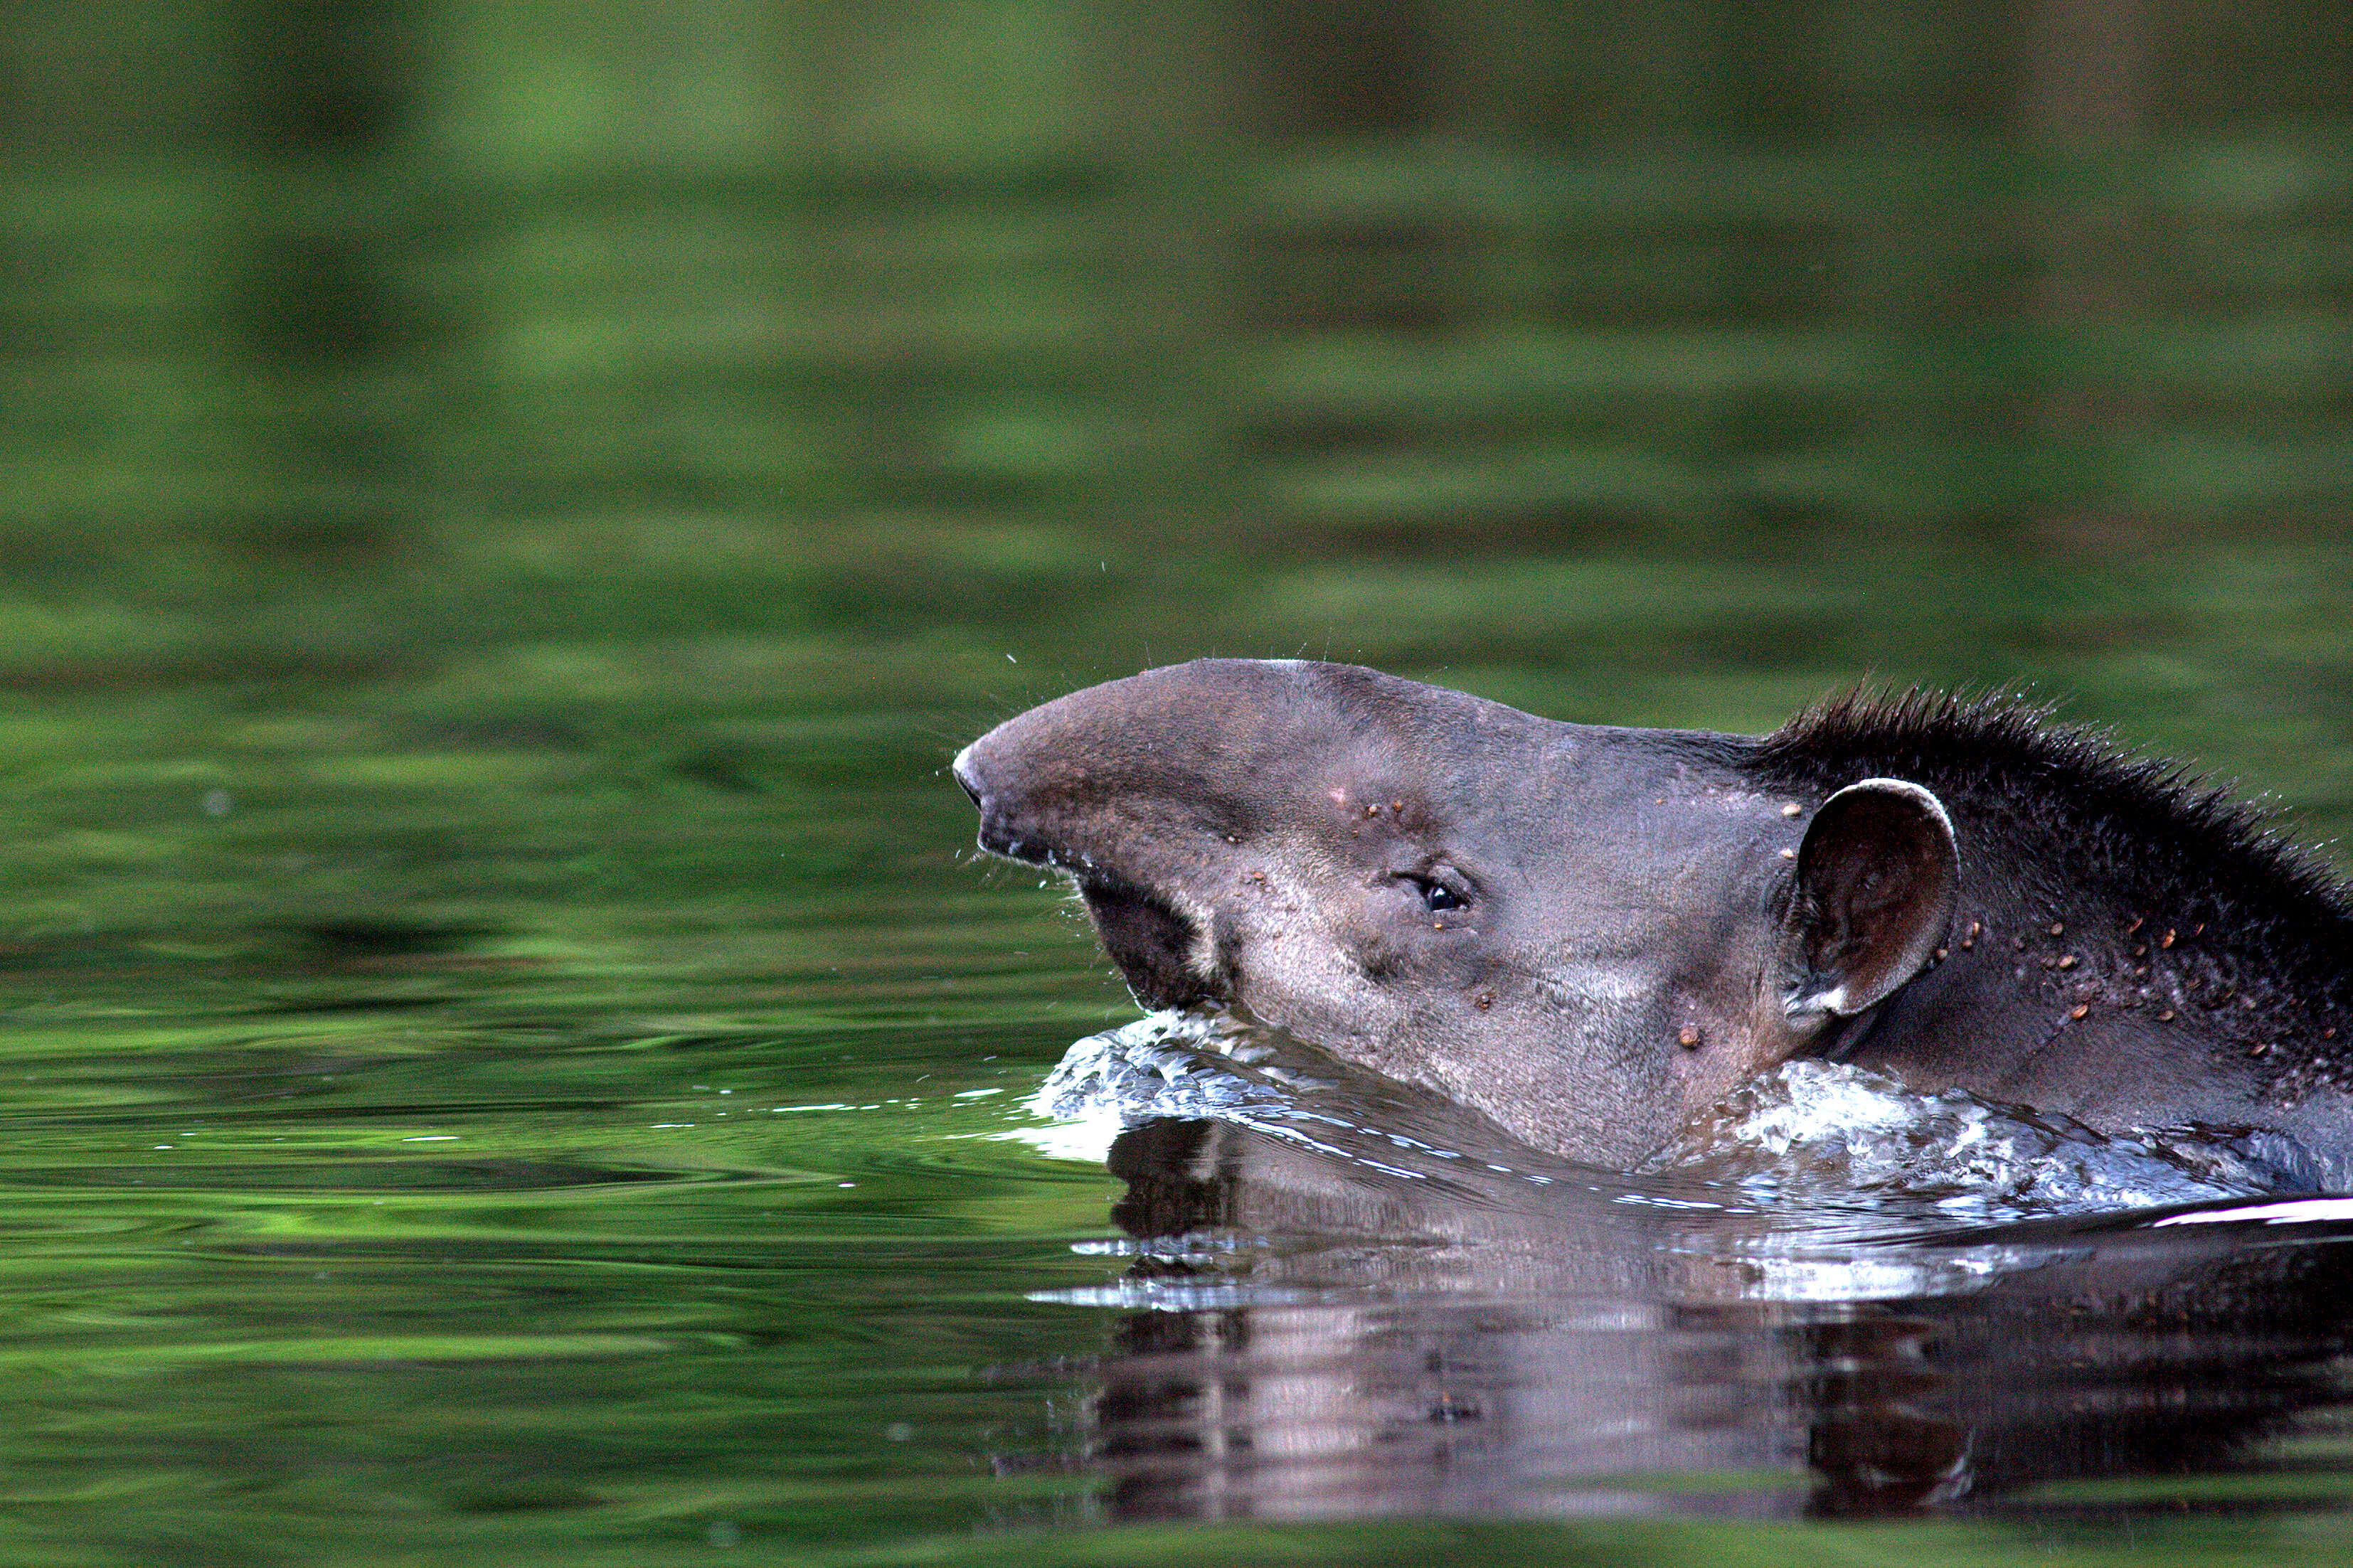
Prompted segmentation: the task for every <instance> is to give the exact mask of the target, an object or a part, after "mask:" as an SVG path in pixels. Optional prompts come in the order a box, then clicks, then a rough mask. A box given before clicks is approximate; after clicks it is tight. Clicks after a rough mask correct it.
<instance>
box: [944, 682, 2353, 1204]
mask: <svg viewBox="0 0 2353 1568" xmlns="http://www.w3.org/2000/svg"><path fill="white" fill-rule="evenodd" d="M955 776H956V778H957V780H958V782H959V783H961V784H962V785H963V786H964V788H965V792H966V793H967V794H968V795H970V796H971V797H972V799H973V801H974V803H975V804H976V805H977V806H978V807H979V810H980V818H981V822H980V843H981V845H982V847H984V848H987V849H988V850H990V851H992V852H994V853H996V854H997V855H1001V856H1007V857H1010V858H1014V859H1018V860H1023V861H1028V862H1031V863H1034V864H1038V865H1041V866H1046V867H1050V868H1054V869H1056V870H1059V871H1060V872H1062V873H1063V874H1065V875H1067V876H1068V877H1070V878H1071V879H1072V880H1073V881H1074V882H1075V884H1076V886H1077V890H1078V894H1079V896H1080V898H1081V899H1082V900H1083V901H1084V904H1085V907H1086V910H1087V913H1088V915H1089V917H1090V918H1091V920H1092V923H1093V926H1094V930H1095V931H1096V933H1097V934H1098V936H1099V937H1100V939H1101V941H1102V942H1103V948H1104V949H1105V951H1106V952H1108V953H1109V955H1110V957H1111V959H1112V961H1113V963H1116V964H1117V965H1118V966H1119V968H1120V970H1121V971H1122V972H1123V973H1124V975H1125V977H1126V979H1127V982H1128V984H1129V986H1130V988H1131V990H1133V992H1134V994H1135V996H1136V998H1137V999H1138V1000H1139V1001H1140V1002H1141V1003H1143V1004H1145V1005H1147V1006H1151V1007H1158V1008H1189V1007H1202V1008H1211V1007H1226V1008H1230V1009H1233V1010H1235V1011H1236V1012H1238V1013H1240V1014H1241V1015H1243V1016H1248V1017H1251V1018H1254V1019H1256V1020H1258V1021H1260V1022H1261V1023H1264V1024H1267V1025H1271V1026H1277V1027H1280V1028H1282V1029H1283V1030H1286V1031H1288V1032H1289V1033H1291V1034H1293V1035H1294V1036H1296V1037H1300V1038H1302V1039H1304V1040H1307V1041H1309V1042H1311V1043H1313V1044H1314V1045H1317V1046H1320V1047H1323V1048H1324V1049H1325V1050H1327V1051H1329V1052H1331V1053H1333V1054H1334V1055H1335V1056H1337V1057H1339V1058H1343V1059H1344V1060H1345V1061H1348V1062H1350V1063H1354V1064H1356V1065H1358V1066H1361V1067H1364V1068H1371V1069H1373V1070H1375V1071H1377V1072H1379V1073H1382V1074H1385V1075H1387V1076H1388V1077H1390V1078H1392V1079H1399V1080H1402V1081H1404V1082H1407V1083H1409V1084H1413V1085H1417V1086H1420V1087H1423V1088H1427V1089H1434V1090H1436V1091H1438V1092H1439V1093H1440V1094H1443V1095H1445V1096H1447V1097H1449V1098H1451V1099H1452V1100H1456V1101H1459V1102H1461V1103H1463V1104H1467V1105H1469V1106H1471V1107H1472V1108H1474V1109H1476V1110H1480V1111H1482V1112H1483V1113H1484V1114H1485V1115H1487V1116H1488V1117H1490V1118H1491V1119H1493V1121H1496V1122H1498V1123H1500V1124H1501V1125H1502V1126H1503V1127H1504V1129H1505V1130H1507V1131H1510V1132H1511V1133H1513V1134H1514V1135H1515V1136H1516V1137H1518V1138H1520V1139H1522V1140H1524V1141H1525V1142H1530V1143H1533V1144H1535V1145H1537V1146H1538V1147H1540V1148H1544V1149H1546V1150H1550V1151H1553V1152H1557V1153H1560V1154H1563V1155H1566V1156H1567V1157H1569V1158H1571V1159H1573V1160H1577V1161H1580V1162H1585V1163H1593V1164H1598V1165H1606V1166H1611V1167H1618V1168H1626V1167H1630V1166H1632V1165H1635V1164H1637V1163H1640V1162H1641V1160H1643V1159H1644V1158H1645V1157H1646V1156H1647V1155H1649V1154H1651V1153H1652V1152H1655V1151H1658V1150H1659V1149H1661V1148H1662V1147H1664V1146H1666V1145H1668V1144H1669V1143H1671V1142H1672V1141H1674V1140H1675V1139H1676V1138H1677V1137H1678V1135H1679V1134H1682V1133H1683V1132H1684V1131H1686V1130H1687V1129H1690V1128H1693V1127H1694V1126H1697V1125H1700V1124H1702V1123H1703V1121H1704V1119H1705V1117H1706V1115H1707V1113H1708V1112H1709V1110H1711V1109H1712V1108H1714V1107H1715V1105H1716V1104H1717V1102H1718V1101H1719V1100H1721V1099H1722V1098H1723V1096H1724V1095H1725V1093H1726V1092H1727V1091H1728V1090H1730V1089H1733V1088H1735V1087H1736V1086H1737V1085H1739V1084H1741V1083H1742V1082H1744V1081H1746V1080H1747V1079H1750V1078H1752V1077H1754V1076H1755V1075H1757V1074H1758V1073H1760V1072H1763V1071H1766V1070H1767V1069H1769V1068H1773V1067H1774V1066H1776V1065H1777V1064H1778V1063H1781V1062H1784V1061H1787V1060H1789V1059H1791V1058H1797V1057H1802V1056H1818V1057H1825V1058H1833V1059H1837V1060H1843V1061H1851V1062H1853V1063H1856V1064H1859V1065H1862V1066H1866V1067H1870V1068H1876V1069H1879V1070H1881V1071H1884V1072H1888V1073H1891V1074H1893V1075H1894V1076H1895V1077H1896V1078H1898V1079H1901V1080H1902V1081H1903V1082H1904V1083H1905V1085H1906V1086H1907V1087H1909V1088H1911V1089H1915V1090H1916V1091H1920V1092H1924V1093H1929V1092H1936V1091H1939V1090H1942V1089H1949V1088H1958V1089H1966V1090H1968V1091H1969V1092H1971V1093H1973V1094H1976V1095H1978V1096H1980V1097H1982V1098H1984V1099H1987V1100H1993V1101H1997V1102H2000V1103H2004V1104H2008V1105H2013V1106H2023V1107H2027V1108H2030V1109H2031V1110H2040V1111H2045V1112H2055V1113H2060V1114H2063V1115H2065V1116H2068V1117H2072V1118H2073V1119H2075V1120H2076V1121H2080V1122H2083V1123H2085V1124H2087V1125H2089V1126H2090V1127H2092V1128H2093V1129H2094V1130H2096V1131H2102V1132H2107V1133H2121V1132H2126V1131H2158V1132H2163V1131H2167V1130H2176V1129H2192V1130H2197V1131H2204V1132H2218V1133H2225V1134H2228V1133H2241V1132H2243V1133H2246V1134H2249V1135H2251V1136H2258V1137H2264V1138H2267V1139H2270V1140H2271V1141H2272V1142H2274V1143H2276V1142H2280V1141H2284V1142H2286V1144H2287V1146H2288V1148H2289V1150H2290V1151H2291V1152H2292V1154H2293V1155H2294V1156H2295V1159H2298V1160H2306V1161H2307V1162H2308V1166H2307V1168H2309V1169H2317V1170H2320V1171H2323V1172H2326V1173H2331V1174H2332V1176H2333V1180H2334V1183H2335V1184H2341V1183H2342V1180H2343V1178H2342V1176H2341V1174H2340V1173H2341V1172H2342V1171H2343V1170H2344V1169H2345V1168H2346V1161H2347V1158H2348V1154H2353V1096H2348V1086H2353V1034H2348V1031H2353V902H2348V895H2347V893H2346V890H2345V889H2344V888H2343V887H2342V885H2341V884H2340V883H2339V882H2338V881H2337V879H2334V878H2332V877H2331V876H2330V875H2329V874H2327V872H2326V871H2325V870H2323V869H2322V868H2321V867H2320V866H2319V864H2318V863H2317V862H2316V860H2314V859H2313V858H2310V857H2308V856H2307V855H2306V854H2303V853H2301V852H2299V851H2297V850H2296V849H2295V848H2294V847H2291V846H2289V845H2287V844H2285V843H2284V842H2283V841H2282V840H2280V839H2279V838H2278V837H2276V836H2275V835H2274V834H2273V833H2272V832H2271V831H2269V830H2268V828H2267V827H2266V826H2265V824H2264V822H2263V818H2262V817H2261V816H2259V815H2258V814H2257V813H2255V812H2254V811H2253V810H2252V809H2250V808H2249V807H2247V806H2245V805H2242V804H2238V803H2235V802H2233V801H2232V799H2230V798H2229V797H2228V796H2227V795H2224V794H2222V793H2221V792H2218V791H2213V790H2209V789H2205V788H2202V787H2200V786H2197V785H2195V784H2191V783H2189V782H2188V781H2187V780H2186V779H2185V777H2184V776H2183V774H2182V773H2180V771H2179V770H2178V769H2176V768H2172V767H2169V766H2168V765H2166V764H2164V763H2158V762H2155V761H2151V760H2149V759H2147V758H2145V757H2142V756H2138V755H2136V754H2132V753H2127V752H2120V751H2118V750H2117V749H2116V747H2115V746H2114V745H2113V744H2112V743H2111V742H2109V741H2108V740H2106V739H2105V737H2104V736H2102V735H2100V734H2097V733H2095V732H2092V731H2084V730H2078V729H2071V728H2066V727H2063V726H2059V725H2055V724H2053V723H2052V722H2051V721H2049V719H2048V717H2047V715H2046V714H2045V713H2044V712H2043V711H2042V710H2039V709H2036V708H2033V707H2031V706H2029V705H2026V704H2023V703H2021V702H2019V701H2017V700H2012V699H2007V698H2001V697H1994V698H1982V699H1965V698H1960V697H1955V696H1950V695H1942V694H1937V693H1934V692H1927V691H1918V690H1915V691H1912V692H1909V693H1905V694H1900V695H1892V696H1891V695H1874V694H1871V693H1861V692H1858V693H1850V694H1848V695H1845V696H1842V697H1838V698H1833V699H1831V700H1827V701H1825V702H1824V703H1822V704H1820V705H1819V706H1817V707H1815V708H1813V709H1811V710H1808V711H1806V712H1804V713H1801V714H1799V716H1798V717H1796V718H1795V719H1793V720H1791V721H1789V722H1788V724H1786V725H1784V726H1783V727H1782V728H1780V729H1779V730H1777V731H1774V732H1773V733H1771V734H1768V735H1765V736H1761V737H1752V736H1743V735H1734V734H1717V733H1709V732H1703V731H1672V730H1642V729H1622V728H1614V727H1605V726H1597V725H1587V724H1576V723H1566V722H1559V721H1552V720H1547V719H1542V718H1537V717H1535V716H1533V715H1531V714H1527V713H1524V712H1521V711H1519V710H1515V709H1512V708H1508V707H1505V706H1503V705H1502V704H1500V703H1495V702H1491V701H1486V700H1482V699H1480V698H1476V697H1472V696H1470V695H1467V694H1465V693H1462V692H1459V691H1451V690H1446V689H1440V688H1437V687H1432V686H1427V685H1422V684H1420V683H1419V682H1415V681H1410V680H1405V679H1398V678H1396V677H1393V676H1389V675H1385V674H1382V673H1380V672H1377V671H1375V670H1371V669H1365V668H1356V667H1353V666H1347V665H1337V664H1326V663H1315V662H1309V661H1303V660H1291V659H1273V660H1258V659H1203V660H1199V661H1197V662H1194V663H1189V664H1182V665H1176V666H1172V667H1169V668H1162V669H1155V670H1150V671H1147V672H1145V673H1144V674H1141V675H1137V676H1133V677H1130V678H1128V679H1122V680H1114V681H1111V682H1109V683H1107V684H1104V685H1101V686H1096V687H1092V688H1090V689H1085V690H1082V691H1078V692H1074V693H1072V694H1071V695H1069V696H1066V697H1062V698H1060V699H1059V700H1054V701H1050V702H1048V703H1046V704H1044V705H1043V706H1041V707H1039V708H1035V709H1032V710H1029V712H1026V713H1023V714H1020V715H1019V716H1018V717H1016V718H1014V719H1011V720H1009V721H1006V722H1005V723H1003V724H1001V725H999V726H997V728H996V729H995V730H993V731H990V732H989V733H987V735H985V736H983V737H982V738H981V739H979V740H978V741H976V742H973V743H972V744H971V745H970V746H968V747H967V748H965V751H964V752H962V753H961V754H960V755H959V756H958V757H957V758H956V759H955ZM2289 1163H2294V1161H2293V1160H2292V1161H2290V1162H2289Z"/></svg>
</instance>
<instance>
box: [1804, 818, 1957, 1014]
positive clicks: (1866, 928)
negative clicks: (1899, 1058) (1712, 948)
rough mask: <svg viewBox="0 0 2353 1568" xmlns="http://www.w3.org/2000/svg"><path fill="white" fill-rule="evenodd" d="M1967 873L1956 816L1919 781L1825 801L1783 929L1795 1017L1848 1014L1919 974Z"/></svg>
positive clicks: (1811, 827) (1809, 832)
mask: <svg viewBox="0 0 2353 1568" xmlns="http://www.w3.org/2000/svg"><path fill="white" fill-rule="evenodd" d="M1960 876H1961V857H1960V852H1959V850H1958V849H1957V848H1956V847H1954V844H1953V819H1952V818H1951V817H1949V816H1946V815H1945V807H1944V805H1943V803H1942V802H1940V801H1939V800H1937V798H1936V796H1935V795H1931V794H1929V793H1928V792H1927V791H1926V790H1925V789H1922V788H1921V787H1920V786H1919V785H1918V784H1907V783H1905V781H1904V780H1902V779H1864V780H1863V781H1862V783H1860V784H1849V785H1848V786H1847V787H1846V788H1844V789H1842V790H1841V791H1839V792H1838V793H1837V794H1836V795H1832V796H1831V797H1830V799H1828V800H1826V801H1824V802H1822V805H1821V809H1820V811H1817V812H1815V813H1814V819H1813V821H1812V822H1810V823H1809V824H1807V826H1806V838H1805V842H1804V843H1803V844H1801V845H1799V847H1798V883H1797V888H1796V889H1795V893H1794V896H1793V897H1792V898H1791V900H1790V902H1789V912H1788V917H1787V919H1786V921H1785V922H1784V926H1783V941H1782V946H1781V953H1782V957H1781V973H1780V976H1779V978H1780V981H1781V995H1782V998H1783V1003H1784V1005H1785V1006H1786V1007H1787V1008H1788V1012H1789V1013H1790V1015H1791V1016H1793V1017H1796V1016H1802V1015H1807V1014H1815V1015H1819V1014H1823V1013H1834V1014H1837V1015H1839V1016H1852V1015H1853V1014H1856V1013H1860V1012H1862V1010H1863V1009H1864V1008H1866V1007H1869V1006H1872V1005H1874V1004H1876V1003H1878V1002H1880V1001H1882V1000H1883V999H1885V998H1886V997H1887V996H1888V995H1889V994H1891V993H1893V992H1894V990H1895V989H1896V987H1898V986H1900V985H1902V984H1904V983H1905V981H1907V980H1909V979H1911V978H1912V977H1913V976H1914V975H1915V974H1917V973H1920V968H1921V966H1922V965H1923V964H1925V963H1927V962H1928V958H1929V955H1930V954H1931V953H1933V952H1936V946H1937V944H1938V943H1939V942H1943V941H1944V939H1945V933H1946V931H1947V928H1948V927H1949V926H1950V925H1951V923H1952V919H1953V900H1954V898H1955V896H1956V893H1957V889H1958V887H1959V883H1960Z"/></svg>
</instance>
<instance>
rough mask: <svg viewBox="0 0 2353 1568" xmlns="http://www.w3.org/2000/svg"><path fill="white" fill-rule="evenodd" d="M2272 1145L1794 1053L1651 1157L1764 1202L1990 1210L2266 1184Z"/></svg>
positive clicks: (2095, 1205)
mask: <svg viewBox="0 0 2353 1568" xmlns="http://www.w3.org/2000/svg"><path fill="white" fill-rule="evenodd" d="M2273 1153H2274V1152H2273V1151H2269V1150H2265V1149H2262V1148H2259V1147H2257V1146H2256V1145H2255V1144H2254V1143H2253V1142H2252V1141H2250V1140H2247V1139H2245V1138H2242V1137H2237V1136H2232V1135H2229V1134H2210V1133H2202V1132H2200V1131H2169V1132H2167V1133H2165V1134H2163V1135H2162V1138H2161V1141H2160V1139H2159V1138H2158V1136H2157V1135H2154V1134H2143V1135H2138V1136H2119V1137H2109V1136H2104V1135H2102V1134H2100V1133H2098V1132H2095V1131H2093V1130H2092V1129H2090V1128H2088V1127H2085V1126H2084V1125H2083V1124H2082V1123H2080V1122H2076V1121H2071V1120H2069V1119H2068V1118H2066V1117H2063V1116H2056V1115H2047V1114H2041V1113H2036V1112H2031V1111H2028V1110H2021V1109H2018V1108H2015V1107H2006V1106H2000V1105H1995V1104H1992V1103H1989V1102H1988V1101H1986V1100H1979V1099H1978V1098H1977V1097H1976V1096H1974V1095H1971V1094H1968V1093H1966V1092H1964V1091H1962V1090H1959V1089H1947V1090H1946V1091H1944V1092H1943V1093H1939V1094H1917V1093H1915V1092H1913V1091H1912V1090H1910V1089H1906V1088H1905V1087H1904V1085H1903V1084H1902V1083H1901V1082H1899V1081H1898V1080H1896V1079H1894V1078H1891V1077H1889V1076H1888V1075H1886V1074H1884V1073H1879V1072H1873V1071H1871V1070H1869V1069H1868V1068H1858V1067H1852V1066H1848V1065H1845V1064H1842V1063H1837V1062H1823V1061H1795V1062H1786V1063H1784V1064H1782V1065H1781V1066H1780V1067H1779V1068H1776V1069H1774V1070H1773V1071H1771V1072H1768V1073H1766V1074H1764V1075H1763V1076H1761V1077H1759V1078H1757V1079H1754V1080H1752V1081H1751V1082H1749V1083H1747V1084H1745V1085H1743V1086H1742V1087H1741V1088H1739V1089H1736V1090H1734V1091H1733V1093H1732V1094H1731V1095H1730V1096H1728V1097H1727V1098H1726V1100H1725V1103H1724V1106H1723V1107H1722V1109H1721V1110H1719V1111H1718V1112H1717V1113H1716V1114H1715V1116H1713V1117H1711V1118H1709V1119H1707V1120H1706V1121H1703V1122H1702V1123H1701V1124H1700V1125H1698V1126H1696V1127H1694V1129H1693V1130H1692V1131H1690V1132H1689V1133H1688V1134H1686V1135H1685V1136H1684V1137H1683V1139H1682V1140H1680V1141H1679V1142H1677V1143H1675V1144H1674V1145H1672V1147H1670V1148H1668V1149H1666V1150H1665V1151H1662V1152H1661V1153H1660V1154H1659V1155H1657V1156H1656V1157H1654V1158H1653V1159H1652V1160H1651V1162H1650V1163H1648V1164H1647V1165H1646V1166H1645V1167H1644V1170H1645V1173H1664V1172H1678V1173H1685V1174H1693V1175H1700V1176H1704V1177H1705V1178H1707V1179H1710V1180H1713V1181H1717V1182H1723V1183H1726V1184H1731V1185H1734V1186H1736V1187H1737V1188H1738V1189H1739V1190H1740V1191H1741V1192H1742V1193H1743V1194H1745V1195H1746V1196H1748V1197H1750V1198H1751V1199H1753V1200H1755V1201H1757V1202H1759V1203H1769V1202H1773V1201H1775V1200H1785V1201H1786V1200H1789V1199H1798V1200H1820V1199H1823V1198H1827V1197H1832V1196H1835V1195H1838V1194H1848V1195H1860V1194H1883V1195H1888V1196H1897V1197H1902V1198H1905V1199H1910V1200H1919V1199H1926V1200H1928V1201H1929V1202H1931V1203H1933V1204H1935V1205H1936V1207H1937V1208H1939V1209H1940V1210H1943V1211H1945V1212H1947V1213H1949V1214H1951V1215H1953V1216H1954V1217H1956V1218H1963V1219H1968V1220H1971V1221H1989V1220H2002V1219H2015V1218H2023V1217H2028V1216H2031V1215H2060V1214H2082V1213H2087V1212H2094V1211H2101V1210H2115V1209H2137V1208H2156V1207H2162V1206H2168V1205H2177V1204H2194V1203H2207V1202H2211V1201H2213V1200H2215V1199H2218V1198H2233V1197H2252V1196H2256V1195H2259V1194H2267V1193H2272V1192H2275V1191H2278V1190H2279V1189H2280V1187H2281V1186H2282V1185H2283V1184H2284V1182H2285V1181H2286V1180H2287V1178H2286V1177H2285V1175H2284V1171H2283V1168H2282V1167H2283V1166H2284V1165H2285V1164H2286V1163H2287V1162H2286V1161H2284V1160H2280V1159H2276V1158H2266V1155H2267V1154H2273Z"/></svg>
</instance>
